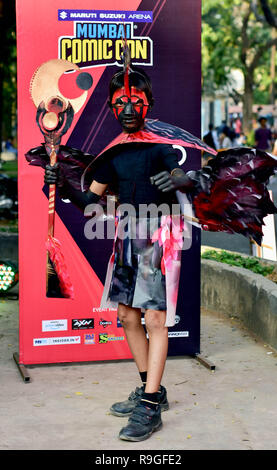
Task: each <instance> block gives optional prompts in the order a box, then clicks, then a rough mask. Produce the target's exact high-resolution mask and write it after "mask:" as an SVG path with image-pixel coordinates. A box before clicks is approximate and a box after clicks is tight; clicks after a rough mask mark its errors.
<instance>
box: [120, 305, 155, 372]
mask: <svg viewBox="0 0 277 470" xmlns="http://www.w3.org/2000/svg"><path fill="white" fill-rule="evenodd" d="M118 318H119V320H120V322H121V323H122V326H123V328H124V332H125V334H126V338H127V342H128V345H129V348H130V350H131V353H132V355H133V358H134V360H135V363H136V365H137V368H138V370H139V372H144V371H147V365H148V340H147V338H146V334H145V330H144V328H143V326H142V324H141V310H140V309H139V308H132V307H129V306H128V305H123V304H119V306H118Z"/></svg>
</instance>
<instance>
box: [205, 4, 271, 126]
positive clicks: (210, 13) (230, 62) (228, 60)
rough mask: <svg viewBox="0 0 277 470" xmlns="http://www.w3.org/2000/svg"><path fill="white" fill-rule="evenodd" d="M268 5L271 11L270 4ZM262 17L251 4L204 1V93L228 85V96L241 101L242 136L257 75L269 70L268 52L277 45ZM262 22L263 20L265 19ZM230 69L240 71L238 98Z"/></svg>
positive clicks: (248, 115) (257, 79)
mask: <svg viewBox="0 0 277 470" xmlns="http://www.w3.org/2000/svg"><path fill="white" fill-rule="evenodd" d="M270 2H271V0H270ZM270 5H271V8H272V5H273V2H272V4H271V3H270ZM253 7H255V8H256V14H255V8H253ZM272 11H273V10H271V12H272ZM257 12H258V13H259V15H258V17H257ZM261 14H262V10H260V6H258V5H257V4H255V2H253V1H251V0H203V14H202V18H203V23H202V24H203V30H202V37H203V61H202V63H203V84H204V90H206V89H208V90H210V89H212V88H215V87H220V86H224V85H227V84H228V85H229V89H230V90H231V94H232V93H233V95H234V96H235V97H236V98H239V99H241V100H242V103H243V125H244V132H245V133H247V134H248V133H249V132H250V131H251V128H252V107H253V102H254V101H253V96H254V91H255V88H258V87H259V81H260V77H259V74H258V73H257V71H258V70H259V68H260V70H261V66H265V65H266V66H267V68H268V70H269V61H270V54H269V50H270V48H271V47H272V46H273V45H274V44H277V38H276V37H275V38H273V37H272V34H271V31H272V28H271V27H270V25H269V24H268V23H267V22H264V21H263V22H262V21H261V20H260V18H259V16H260V15H261ZM262 18H263V20H265V17H264V15H262ZM233 69H239V70H241V72H242V74H243V77H244V92H243V94H241V95H240V94H239V93H238V90H236V89H235V87H234V86H233V84H232V83H231V71H232V70H233ZM263 73H268V72H267V71H266V72H265V71H263ZM212 80H213V84H212V82H211V81H212Z"/></svg>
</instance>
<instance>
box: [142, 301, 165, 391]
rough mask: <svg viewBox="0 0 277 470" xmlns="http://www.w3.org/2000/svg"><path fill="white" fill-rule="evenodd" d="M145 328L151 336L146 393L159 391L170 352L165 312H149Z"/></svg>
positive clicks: (146, 315) (146, 314)
mask: <svg viewBox="0 0 277 470" xmlns="http://www.w3.org/2000/svg"><path fill="white" fill-rule="evenodd" d="M144 318H145V326H146V329H147V332H148V335H149V350H148V367H147V369H145V370H147V383H146V387H145V392H146V393H155V392H157V391H158V389H159V386H160V383H161V380H162V376H163V371H164V366H165V361H166V358H167V351H168V328H167V327H165V326H164V324H165V319H166V312H165V311H158V310H147V311H146V313H145V316H144Z"/></svg>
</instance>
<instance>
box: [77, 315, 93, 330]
mask: <svg viewBox="0 0 277 470" xmlns="http://www.w3.org/2000/svg"><path fill="white" fill-rule="evenodd" d="M92 328H94V318H82V319H74V320H72V330H90V329H92Z"/></svg>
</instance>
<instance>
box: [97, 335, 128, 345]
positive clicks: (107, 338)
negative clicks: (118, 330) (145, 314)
mask: <svg viewBox="0 0 277 470" xmlns="http://www.w3.org/2000/svg"><path fill="white" fill-rule="evenodd" d="M124 339H125V338H124V336H115V335H113V334H112V335H108V334H107V333H100V334H99V343H108V342H110V341H124Z"/></svg>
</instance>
